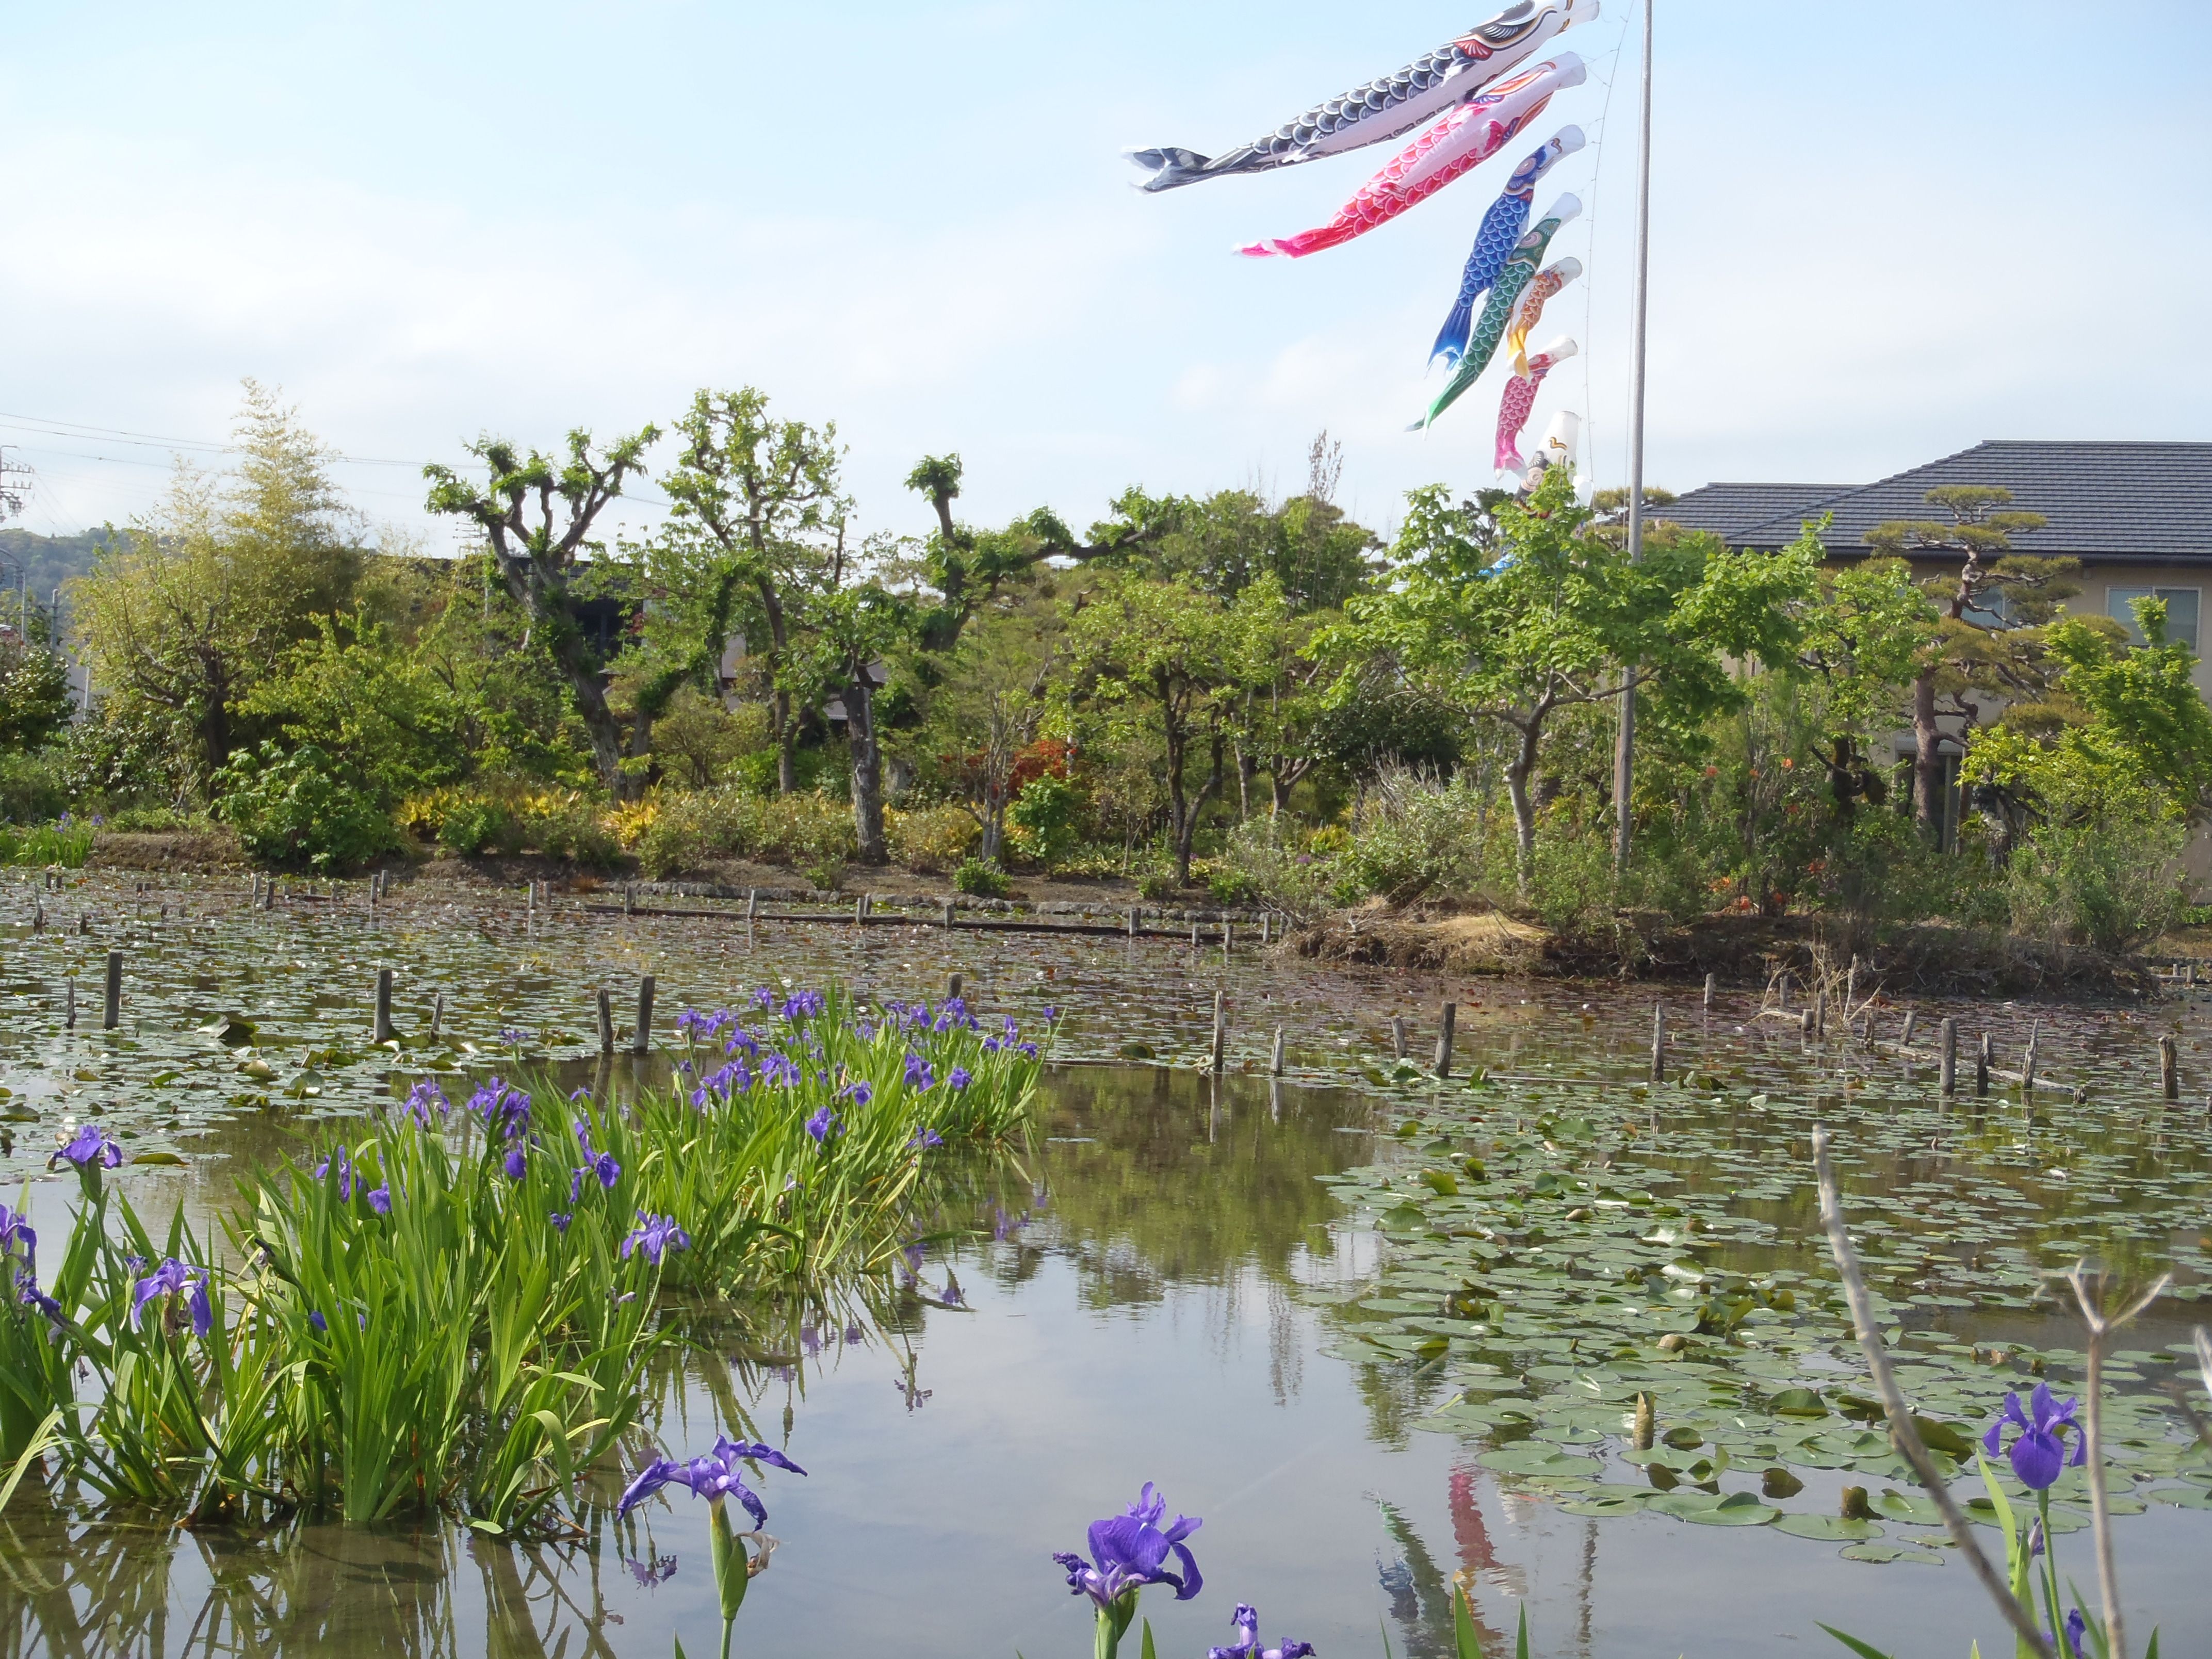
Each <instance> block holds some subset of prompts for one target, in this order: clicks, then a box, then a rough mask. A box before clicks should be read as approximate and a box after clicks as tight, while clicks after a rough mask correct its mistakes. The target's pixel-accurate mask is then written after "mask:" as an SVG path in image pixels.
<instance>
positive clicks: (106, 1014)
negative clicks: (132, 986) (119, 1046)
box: [100, 951, 123, 1031]
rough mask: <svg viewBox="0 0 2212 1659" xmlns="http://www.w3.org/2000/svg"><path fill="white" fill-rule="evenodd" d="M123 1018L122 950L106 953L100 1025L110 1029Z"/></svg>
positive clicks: (106, 1029)
mask: <svg viewBox="0 0 2212 1659" xmlns="http://www.w3.org/2000/svg"><path fill="white" fill-rule="evenodd" d="M122 1019H123V952H122V951H109V952H108V953H107V994H106V999H105V1000H104V1001H103V1002H102V1003H101V1005H100V1029H101V1030H105V1031H112V1030H114V1029H115V1028H116V1026H117V1025H118V1024H121V1022H122Z"/></svg>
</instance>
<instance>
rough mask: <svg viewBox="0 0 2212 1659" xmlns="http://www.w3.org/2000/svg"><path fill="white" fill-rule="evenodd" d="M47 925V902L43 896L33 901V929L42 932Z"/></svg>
mask: <svg viewBox="0 0 2212 1659" xmlns="http://www.w3.org/2000/svg"><path fill="white" fill-rule="evenodd" d="M31 931H32V932H33V933H44V932H45V931H46V900H44V899H42V898H34V899H33V900H32V901H31Z"/></svg>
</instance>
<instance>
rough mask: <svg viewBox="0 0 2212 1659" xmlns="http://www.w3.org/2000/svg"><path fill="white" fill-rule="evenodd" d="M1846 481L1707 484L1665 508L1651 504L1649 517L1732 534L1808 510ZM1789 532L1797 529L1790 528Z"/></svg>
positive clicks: (1840, 491)
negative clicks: (1840, 482)
mask: <svg viewBox="0 0 2212 1659" xmlns="http://www.w3.org/2000/svg"><path fill="white" fill-rule="evenodd" d="M1850 487H1851V486H1850V485H1849V484H1797V483H1709V484H1702V485H1700V486H1699V488H1697V489H1691V490H1686V491H1684V492H1683V494H1681V495H1679V496H1677V497H1676V498H1675V499H1674V503H1673V504H1672V505H1671V506H1668V507H1653V508H1652V509H1651V511H1650V516H1651V517H1652V518H1654V519H1664V520H1667V521H1668V523H1670V524H1678V525H1680V526H1682V528H1684V529H1685V530H1704V531H1709V532H1711V533H1712V534H1714V535H1716V536H1720V537H1723V538H1727V537H1733V536H1735V535H1736V534H1738V533H1739V532H1742V531H1746V530H1748V529H1750V528H1751V527H1752V526H1753V525H1760V524H1764V523H1765V522H1766V521H1767V520H1769V519H1784V518H1790V517H1791V516H1792V515H1794V514H1802V513H1809V512H1810V511H1811V510H1812V508H1813V506H1814V503H1815V502H1818V501H1826V500H1827V499H1828V497H1829V496H1831V495H1842V494H1843V493H1844V491H1845V490H1846V489H1850ZM1790 533H1791V535H1793V536H1794V535H1795V534H1796V532H1795V531H1792V532H1790Z"/></svg>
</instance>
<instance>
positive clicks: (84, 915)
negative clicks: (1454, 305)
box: [76, 906, 267, 933]
mask: <svg viewBox="0 0 2212 1659" xmlns="http://www.w3.org/2000/svg"><path fill="white" fill-rule="evenodd" d="M263 908H267V907H266V906H264V907H263ZM76 930H77V932H78V933H90V932H92V912H91V911H89V910H80V911H78V912H77V915H76Z"/></svg>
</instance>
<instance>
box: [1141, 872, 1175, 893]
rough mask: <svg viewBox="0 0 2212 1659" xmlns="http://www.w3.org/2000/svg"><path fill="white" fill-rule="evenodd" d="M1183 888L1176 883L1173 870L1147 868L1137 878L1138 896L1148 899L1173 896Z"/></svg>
mask: <svg viewBox="0 0 2212 1659" xmlns="http://www.w3.org/2000/svg"><path fill="white" fill-rule="evenodd" d="M1181 891H1182V888H1180V887H1178V886H1177V885H1176V878H1175V872H1174V871H1172V870H1147V871H1146V872H1144V873H1143V874H1142V875H1140V876H1139V877H1138V878H1137V896H1138V897H1139V898H1147V899H1164V898H1173V897H1174V896H1176V894H1177V893H1179V892H1181Z"/></svg>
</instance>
